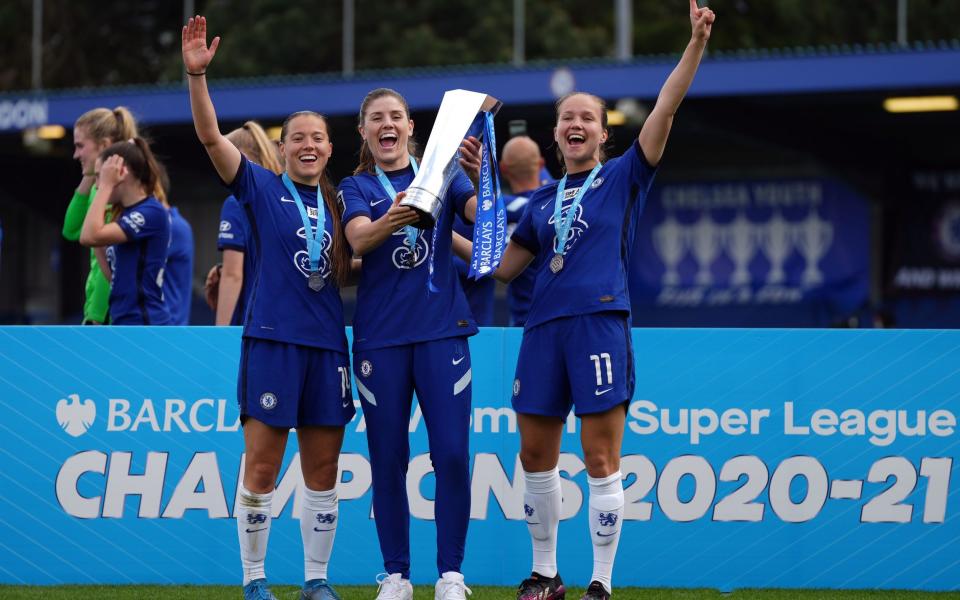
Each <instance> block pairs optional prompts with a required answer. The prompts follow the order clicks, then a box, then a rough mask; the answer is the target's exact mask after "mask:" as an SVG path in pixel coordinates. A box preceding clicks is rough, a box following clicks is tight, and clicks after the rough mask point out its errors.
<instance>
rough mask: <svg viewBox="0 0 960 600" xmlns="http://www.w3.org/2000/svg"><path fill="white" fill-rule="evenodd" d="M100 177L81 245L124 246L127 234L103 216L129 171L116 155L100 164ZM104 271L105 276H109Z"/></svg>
mask: <svg viewBox="0 0 960 600" xmlns="http://www.w3.org/2000/svg"><path fill="white" fill-rule="evenodd" d="M97 164H98V165H100V176H99V178H98V182H99V185H98V186H97V193H96V195H95V196H94V197H93V202H92V203H91V204H90V210H88V211H87V216H86V217H85V218H84V219H83V227H82V228H81V229H80V244H81V245H83V246H88V247H94V248H96V247H100V246H112V245H114V244H122V243H124V242H126V241H127V234H126V233H125V232H124V231H123V229H121V228H120V225H118V224H117V223H104V222H103V215H104V214H106V210H107V201H108V200H109V199H110V196H111V195H112V194H113V190H114V188H116V187H117V185H119V184H120V183H121V182H123V181H124V180H125V179H126V178H127V177H128V176H129V171H127V167H126V166H125V165H124V164H123V158H121V157H120V156H119V155H118V154H114V155H113V156H110V157H108V158H107V160H105V161H103V163H102V164H100V161H99V160H98V161H97ZM108 271H109V268H108V269H107V271H104V275H106V274H107V272H108Z"/></svg>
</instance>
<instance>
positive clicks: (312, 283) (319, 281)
mask: <svg viewBox="0 0 960 600" xmlns="http://www.w3.org/2000/svg"><path fill="white" fill-rule="evenodd" d="M326 283H327V282H326V281H324V280H323V276H322V275H320V272H319V271H311V273H310V275H309V276H308V277H307V286H308V287H309V288H310V289H311V290H313V291H315V292H319V291H320V290H322V289H323V286H324V285H326Z"/></svg>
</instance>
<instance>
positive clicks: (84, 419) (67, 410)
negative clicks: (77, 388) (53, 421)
mask: <svg viewBox="0 0 960 600" xmlns="http://www.w3.org/2000/svg"><path fill="white" fill-rule="evenodd" d="M67 399H69V402H68V401H67ZM96 418H97V405H96V404H94V402H93V400H90V399H89V398H88V399H86V400H84V401H83V402H81V401H80V395H79V394H70V395H69V396H67V397H66V398H61V399H60V401H59V402H57V423H59V424H60V427H61V428H62V429H63V430H64V431H66V432H67V433H68V434H70V435H72V436H73V437H80V436H81V435H83V434H85V433H86V432H87V430H88V429H90V426H91V425H93V421H94V419H96Z"/></svg>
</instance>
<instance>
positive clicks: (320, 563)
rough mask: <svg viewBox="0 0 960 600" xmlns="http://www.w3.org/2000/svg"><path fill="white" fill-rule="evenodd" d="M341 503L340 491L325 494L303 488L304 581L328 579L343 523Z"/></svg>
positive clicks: (335, 490) (329, 491) (301, 532)
mask: <svg viewBox="0 0 960 600" xmlns="http://www.w3.org/2000/svg"><path fill="white" fill-rule="evenodd" d="M337 503H338V499H337V489H336V488H334V489H332V490H326V491H322V492H317V491H314V490H311V489H310V488H308V487H306V486H304V488H303V507H302V508H301V509H300V535H301V536H302V537H303V571H304V581H310V580H311V579H326V578H327V564H328V563H329V562H330V553H331V552H333V538H334V537H336V535H337V521H339V520H340V514H339V510H338V509H337Z"/></svg>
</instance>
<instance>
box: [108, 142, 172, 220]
mask: <svg viewBox="0 0 960 600" xmlns="http://www.w3.org/2000/svg"><path fill="white" fill-rule="evenodd" d="M114 154H116V155H119V156H120V158H122V159H123V165H124V166H125V167H126V168H127V171H128V172H129V173H130V175H132V176H133V178H134V179H136V180H137V182H138V183H139V184H140V185H141V186H143V189H144V190H146V191H147V193H150V194H153V195H154V196H156V197H157V199H158V200H160V201H161V202H166V194H164V192H163V187H162V185H161V182H162V179H163V177H164V176H165V175H166V174H165V172H164V169H163V167H162V166H161V165H160V163H159V162H158V161H157V158H156V157H155V156H154V155H153V152H152V151H151V150H150V144H148V143H147V141H146V140H145V139H143V138H141V137H135V138H133V139H132V140H124V141H122V142H116V143H114V144H112V145H111V146H109V147H108V148H107V149H106V150H104V151H103V152H101V153H100V160H101V161H105V160H107V158H109V157H111V156H113V155H114ZM121 212H123V207H121V206H114V207H113V213H112V215H111V219H110V220H111V221H115V220H116V219H117V217H119V216H120V213H121Z"/></svg>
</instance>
